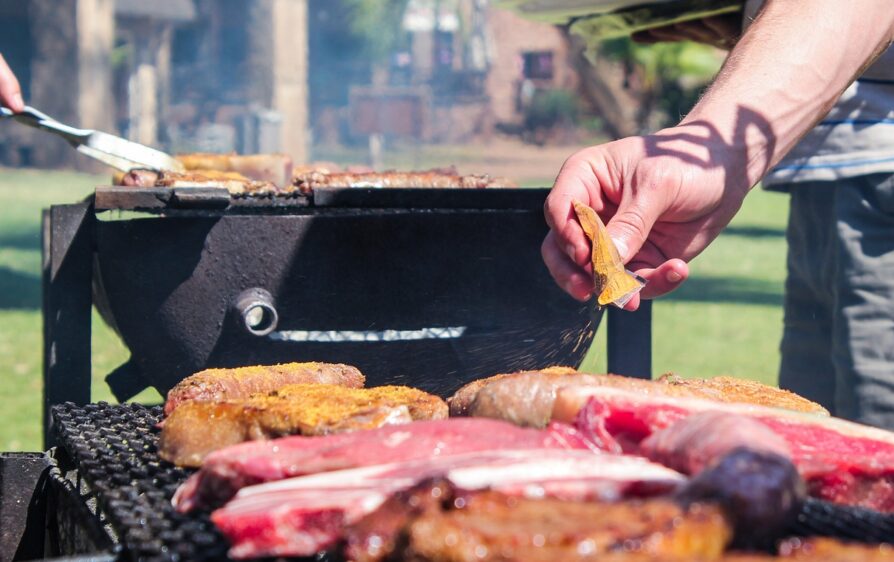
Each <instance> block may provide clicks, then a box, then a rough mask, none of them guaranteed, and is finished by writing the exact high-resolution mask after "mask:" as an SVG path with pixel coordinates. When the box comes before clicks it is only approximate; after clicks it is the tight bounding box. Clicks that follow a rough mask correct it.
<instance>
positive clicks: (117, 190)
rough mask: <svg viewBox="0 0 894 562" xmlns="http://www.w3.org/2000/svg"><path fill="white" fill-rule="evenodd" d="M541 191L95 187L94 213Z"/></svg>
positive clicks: (510, 205) (489, 201) (447, 199)
mask: <svg viewBox="0 0 894 562" xmlns="http://www.w3.org/2000/svg"><path fill="white" fill-rule="evenodd" d="M547 191H548V190H547V189H543V188H537V189H524V188H488V189H473V188H468V189H460V188H357V187H323V188H317V189H315V190H314V192H313V193H312V194H310V195H305V194H302V193H299V192H290V193H276V194H274V193H257V194H238V195H234V194H231V193H229V192H228V191H227V190H226V189H224V188H215V187H212V188H209V187H194V188H193V187H175V188H164V187H159V188H135V187H97V188H96V194H95V198H94V204H95V209H96V210H97V211H112V210H119V211H146V212H162V211H167V210H177V209H181V210H189V209H194V210H226V209H234V210H235V209H246V210H248V209H256V210H264V209H270V210H276V209H280V210H299V209H303V208H307V207H344V208H377V209H479V210H480V209H503V210H506V209H509V210H511V209H518V210H525V211H530V210H537V209H540V208H541V207H542V206H543V201H544V199H545V197H546V192H547Z"/></svg>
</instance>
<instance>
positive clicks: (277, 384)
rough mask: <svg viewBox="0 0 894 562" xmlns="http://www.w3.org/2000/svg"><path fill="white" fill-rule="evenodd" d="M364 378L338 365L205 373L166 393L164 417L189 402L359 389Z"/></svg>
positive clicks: (209, 371)
mask: <svg viewBox="0 0 894 562" xmlns="http://www.w3.org/2000/svg"><path fill="white" fill-rule="evenodd" d="M364 382H365V378H364V377H363V374H361V373H360V371H358V370H357V368H356V367H351V366H350V365H341V364H338V363H285V364H282V365H264V366H255V367H240V368H236V369H208V370H205V371H201V372H199V373H196V374H194V375H192V376H190V377H187V378H185V379H183V380H182V381H180V382H179V383H178V384H177V386H175V387H174V388H172V389H171V390H170V392H168V399H167V401H166V402H165V415H170V414H171V412H173V411H174V409H175V408H177V407H178V406H180V405H181V404H183V403H184V402H188V401H190V400H198V401H202V402H223V401H226V400H238V399H240V398H248V397H249V396H251V395H252V394H261V393H268V392H272V391H274V390H276V389H278V388H281V387H283V386H286V385H288V384H308V383H315V384H335V385H341V386H345V387H349V388H362V387H363V383H364Z"/></svg>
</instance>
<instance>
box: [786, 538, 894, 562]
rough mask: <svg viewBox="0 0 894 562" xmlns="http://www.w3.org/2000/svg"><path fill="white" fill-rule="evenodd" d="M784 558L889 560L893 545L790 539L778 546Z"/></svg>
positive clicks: (893, 555)
mask: <svg viewBox="0 0 894 562" xmlns="http://www.w3.org/2000/svg"><path fill="white" fill-rule="evenodd" d="M779 554H780V556H781V557H782V558H784V559H789V558H792V559H795V560H823V561H826V562H890V561H891V560H894V546H892V545H890V544H879V545H868V544H855V543H846V542H841V541H837V540H834V539H826V538H813V539H791V540H788V541H785V542H783V543H782V544H781V545H780V547H779Z"/></svg>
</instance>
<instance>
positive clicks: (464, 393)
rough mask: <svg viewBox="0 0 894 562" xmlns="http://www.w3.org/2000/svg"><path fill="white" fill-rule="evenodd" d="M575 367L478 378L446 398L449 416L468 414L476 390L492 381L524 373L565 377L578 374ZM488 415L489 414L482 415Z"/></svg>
mask: <svg viewBox="0 0 894 562" xmlns="http://www.w3.org/2000/svg"><path fill="white" fill-rule="evenodd" d="M578 374H579V373H578V371H577V369H574V368H572V367H560V366H556V367H547V368H546V369H540V370H539V371H522V372H519V373H508V374H503V375H494V376H492V377H488V378H486V379H478V380H476V381H472V382H470V383H468V384H466V385H465V386H463V387H462V388H460V389H459V390H457V391H456V392H455V393H454V394H453V396H451V397H450V398H448V399H447V404H449V405H450V415H451V416H468V415H470V413H469V410H470V408H471V407H472V402H474V401H475V397H476V396H477V395H478V392H479V391H480V390H481V389H482V388H484V387H485V386H488V385H489V384H491V383H492V382H496V381H499V380H502V379H506V378H520V377H523V376H525V375H530V378H531V379H537V378H543V379H547V380H553V379H557V378H562V377H567V376H576V375H578ZM484 417H489V416H484Z"/></svg>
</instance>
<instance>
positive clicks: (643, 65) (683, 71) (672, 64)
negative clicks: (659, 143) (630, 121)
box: [600, 38, 723, 129]
mask: <svg viewBox="0 0 894 562" xmlns="http://www.w3.org/2000/svg"><path fill="white" fill-rule="evenodd" d="M600 54H601V55H602V56H604V57H605V58H606V59H608V60H615V61H619V62H621V63H623V64H624V65H625V66H626V67H627V68H628V81H629V82H631V88H635V89H636V90H638V91H637V97H638V98H639V102H640V104H641V106H640V108H639V111H638V114H639V120H640V128H645V129H648V128H650V126H652V125H658V126H666V125H671V124H675V123H676V122H677V121H679V119H680V117H681V116H682V115H685V114H686V112H688V111H689V110H690V109H691V108H692V106H693V105H694V104H695V102H696V101H698V97H699V95H700V94H701V92H702V91H703V90H704V89H705V87H706V86H707V84H708V83H709V82H710V80H711V79H712V78H713V77H714V75H715V74H716V73H717V71H718V70H719V68H720V64H721V62H722V60H723V57H722V54H721V53H720V52H719V51H717V50H716V49H714V48H712V47H708V46H706V45H700V44H697V43H692V42H689V41H681V42H673V43H655V44H651V45H644V44H640V43H635V42H634V41H632V40H630V39H629V38H623V39H612V40H609V41H605V42H604V43H603V44H602V46H601V48H600ZM656 112H658V113H660V114H659V115H656Z"/></svg>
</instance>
